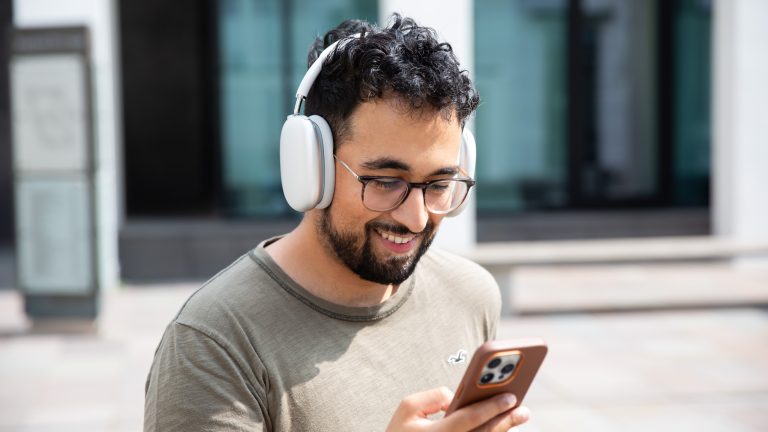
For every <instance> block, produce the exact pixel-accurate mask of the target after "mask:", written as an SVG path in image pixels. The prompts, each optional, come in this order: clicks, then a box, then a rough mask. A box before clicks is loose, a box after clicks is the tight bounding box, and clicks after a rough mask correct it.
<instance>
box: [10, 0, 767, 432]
mask: <svg viewBox="0 0 768 432" xmlns="http://www.w3.org/2000/svg"><path fill="white" fill-rule="evenodd" d="M392 12H401V13H403V14H405V15H409V16H412V17H414V18H416V19H417V21H419V22H420V23H422V24H424V25H429V26H431V27H434V28H435V29H436V30H437V31H438V33H439V35H440V36H441V37H442V38H443V39H445V40H447V41H449V42H450V43H451V45H452V46H453V48H454V50H455V52H456V53H457V55H458V57H459V59H460V61H461V63H462V66H463V67H464V68H466V69H467V70H468V71H469V72H470V74H471V76H472V77H473V79H474V80H475V83H476V85H477V87H478V89H479V92H480V95H481V97H482V104H481V106H480V108H479V109H478V111H477V114H476V116H475V117H474V119H473V120H472V122H471V124H470V125H469V127H470V128H471V129H472V130H473V131H474V133H475V136H476V137H477V142H478V168H477V172H478V178H477V180H478V187H477V190H476V193H475V194H474V196H473V202H472V206H471V208H472V210H470V211H466V212H465V213H464V214H462V216H461V217H459V218H456V219H452V220H450V221H448V223H447V224H446V226H445V227H443V229H442V230H441V233H440V238H439V239H438V242H437V243H438V244H439V245H440V246H442V247H445V248H448V249H452V250H454V251H457V252H459V253H462V254H464V255H466V256H468V257H470V258H472V259H475V260H476V261H478V262H479V263H480V264H482V265H484V266H485V267H486V268H488V270H489V271H491V272H492V274H493V275H494V276H495V277H496V278H497V281H498V282H499V285H500V288H501V289H502V296H503V299H504V303H505V306H504V316H503V318H502V326H501V328H500V331H499V336H500V337H512V336H529V335H539V336H542V337H545V338H546V339H547V340H548V341H549V342H550V345H551V353H550V358H549V359H548V360H547V363H545V366H544V367H543V369H542V371H541V374H540V377H539V379H538V380H537V383H536V385H535V386H534V388H533V389H532V390H531V393H530V395H529V398H528V405H529V406H531V408H532V410H533V412H534V420H533V421H532V422H531V424H529V425H528V426H526V428H525V429H524V430H529V431H561V430H592V431H595V430H598V431H601V430H606V431H608V430H611V431H615V430H647V429H649V428H650V429H653V430H670V431H672V430H693V429H696V430H712V431H724V430H727V431H763V430H768V414H766V413H767V412H768V315H767V313H768V308H767V306H768V224H767V223H766V222H765V221H766V220H768V193H766V191H765V189H766V186H768V170H766V169H765V167H766V166H768V128H767V127H766V122H767V121H768V102H766V101H768V81H766V79H765V77H768V51H767V50H766V49H765V46H764V45H765V42H766V41H768V2H765V1H763V0H731V1H728V0H720V1H715V0H474V1H473V0H446V1H438V0H421V1H419V2H414V1H405V0H378V1H377V0H328V1H323V2H317V1H308V0H283V1H279V0H194V1H185V2H174V1H171V0H122V1H121V0H66V1H61V0H15V1H10V0H3V1H0V26H1V27H2V30H3V31H2V32H0V38H2V41H1V42H2V43H0V64H2V67H0V383H2V384H0V431H6V430H8V431H11V430H14V431H15V430H32V431H44V430H45V431H48V430H51V431H53V430H56V431H61V430H78V431H84V430H94V431H95V430H120V431H123V430H125V431H128V430H140V429H141V415H142V414H141V413H142V408H143V405H142V404H143V382H144V378H145V376H146V372H147V370H148V368H149V364H150V362H151V358H152V352H153V350H154V348H155V346H156V344H157V343H158V342H159V338H160V336H161V334H162V331H163V329H164V327H165V325H166V324H167V322H168V321H169V320H170V319H171V318H172V317H173V315H174V313H175V312H176V311H177V310H178V308H179V306H180V305H181V303H182V302H183V300H184V299H185V298H186V297H187V296H188V295H189V294H190V293H191V292H192V291H193V290H194V289H195V288H196V287H197V286H199V284H200V283H201V282H202V281H204V280H205V279H207V278H209V277H210V276H212V275H213V274H215V273H216V272H217V271H218V270H220V269H221V268H223V267H224V266H226V265H227V264H228V263H230V262H231V261H232V260H234V259H235V258H236V257H238V256H239V255H241V254H243V253H244V252H246V251H247V250H248V249H250V248H252V247H253V246H255V245H256V244H257V243H258V242H260V241H261V240H263V239H264V238H266V237H268V236H273V235H277V234H281V233H285V232H287V231H289V230H290V229H292V228H293V227H294V226H295V225H296V224H297V222H298V220H299V217H300V215H299V214H297V213H295V212H293V211H292V210H291V209H290V208H289V207H288V206H287V204H286V202H285V200H284V198H283V196H282V190H281V186H280V179H279V161H278V159H279V153H278V150H279V149H278V142H279V133H280V128H281V126H282V122H283V119H284V118H285V116H286V115H287V114H288V113H290V112H291V111H292V107H293V103H294V100H295V96H294V94H295V90H296V87H297V85H298V82H299V81H300V79H301V77H302V76H303V73H304V71H305V70H306V66H307V65H306V51H307V48H308V46H309V44H310V43H311V42H312V41H313V39H314V38H315V37H317V36H322V35H323V34H324V33H325V32H326V31H327V30H328V29H330V28H332V27H334V26H335V25H336V24H338V23H339V22H341V21H342V20H344V19H348V18H360V19H366V20H369V21H371V22H378V23H380V24H382V25H384V24H386V22H387V19H388V17H389V16H390V14H391V13H392Z"/></svg>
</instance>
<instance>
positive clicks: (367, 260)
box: [144, 15, 528, 431]
mask: <svg viewBox="0 0 768 432" xmlns="http://www.w3.org/2000/svg"><path fill="white" fill-rule="evenodd" d="M353 34H359V35H358V36H355V37H350V35H353ZM339 40H342V42H343V43H339V44H338V45H337V46H336V47H335V49H334V51H333V52H331V54H330V55H329V57H328V58H327V60H326V61H325V63H324V64H323V67H322V70H321V72H320V75H319V76H318V77H317V80H316V81H315V82H314V85H313V86H312V89H311V91H310V92H309V95H308V97H307V106H306V114H308V115H310V114H317V115H320V116H322V117H324V118H325V119H326V120H327V121H328V123H329V124H330V128H331V130H332V133H333V140H334V146H333V148H334V155H333V157H334V162H333V163H334V164H335V188H334V190H333V199H332V201H331V203H330V205H329V206H328V207H327V208H317V209H312V210H309V211H307V212H306V213H305V214H304V218H303V219H302V221H301V223H300V224H299V226H298V227H297V228H296V229H295V230H294V231H292V232H291V233H289V234H287V235H285V236H282V237H278V238H275V239H270V240H267V241H265V242H263V243H262V244H260V245H259V246H258V247H256V248H255V249H254V250H252V251H251V252H250V253H248V254H247V255H245V256H243V257H241V258H240V259H238V260H237V261H235V262H234V263H233V264H232V265H231V266H229V267H228V268H227V269H225V270H223V271H222V272H220V273H219V274H218V275H216V276H215V277H214V278H213V279H211V280H210V281H209V282H208V283H206V284H205V285H204V286H203V287H202V288H201V289H200V290H198V291H197V292H196V293H195V294H193V295H192V296H191V297H190V299H189V300H188V301H187V303H186V304H185V305H184V306H183V307H182V309H181V311H180V312H179V314H178V315H177V316H176V318H175V319H174V320H173V322H172V323H171V324H170V325H169V326H168V328H167V329H166V331H165V334H164V335H163V339H162V341H161V343H160V346H159V347H158V350H157V352H156V354H155V360H154V362H153V365H152V369H151V371H150V374H149V377H148V379H147V388H146V392H147V393H146V406H145V423H144V426H145V430H147V431H155V430H157V431H166V430H179V431H182V430H184V431H188V430H233V431H246V430H247V431H253V430H270V431H271V430H280V431H288V430H291V431H294V430H295V431H300V430H316V431H380V430H384V429H387V430H391V431H406V430H408V431H422V430H424V431H426V430H451V431H464V430H475V429H481V430H493V431H502V430H507V429H509V428H511V427H513V426H515V425H518V424H521V423H523V422H525V421H526V420H527V418H528V411H527V409H526V408H518V409H515V410H511V408H512V407H513V406H514V397H512V396H511V395H502V396H499V397H496V398H493V399H490V400H487V401H483V402H479V403H477V404H474V405H471V406H469V407H466V408H463V409H460V410H458V411H456V412H455V413H452V414H451V415H450V416H448V417H444V418H443V417H442V416H441V414H440V413H441V411H444V410H445V409H446V408H447V406H448V404H449V403H450V401H451V398H452V395H451V392H450V390H448V388H455V387H456V386H457V385H458V383H459V381H460V379H461V376H462V374H463V372H464V370H465V368H466V365H467V360H468V359H467V356H468V355H471V353H472V351H473V350H474V349H475V348H476V347H477V346H479V345H480V344H482V343H483V342H485V341H486V340H488V339H492V338H493V337H494V335H495V331H496V326H497V322H498V315H499V309H500V300H499V293H498V287H497V286H496V284H495V282H494V281H493V278H492V277H491V276H490V275H489V274H488V273H487V272H485V271H484V270H483V269H482V268H480V267H479V266H477V265H475V264H473V263H470V262H468V261H466V260H464V259H461V258H459V257H457V256H454V255H451V254H448V253H445V252H441V251H436V250H431V249H429V245H430V242H431V241H432V239H433V237H434V235H435V233H436V230H437V228H438V226H439V225H440V222H441V221H442V219H443V218H444V217H445V215H446V214H448V213H450V212H451V211H453V210H454V209H455V208H456V207H457V206H458V205H459V204H461V202H462V201H463V200H464V198H465V197H466V195H467V193H468V190H469V188H470V187H471V186H472V184H473V182H472V180H471V179H468V178H466V173H464V172H462V170H461V168H460V165H459V164H457V161H458V160H459V159H460V158H459V157H458V155H459V154H460V146H461V142H462V128H463V126H464V121H465V120H466V118H467V116H468V115H470V114H471V113H472V112H473V111H474V109H475V108H476V107H477V104H478V101H479V98H478V96H477V94H476V92H475V90H474V89H473V87H472V84H471V82H470V80H469V78H467V76H466V73H465V72H461V71H460V70H459V68H458V62H457V61H456V58H455V56H454V55H453V53H452V52H451V48H450V46H449V45H447V44H440V43H439V42H438V41H437V40H436V39H435V33H434V31H433V30H431V29H429V28H425V27H420V26H418V25H416V24H415V23H414V22H413V21H412V20H410V19H407V18H405V19H403V18H401V17H399V16H397V15H396V16H395V17H394V19H393V21H392V23H391V25H390V26H389V27H387V28H383V29H380V28H377V27H374V26H372V25H371V24H369V23H366V22H362V21H347V22H344V23H342V24H341V25H340V26H339V27H337V28H336V29H334V30H332V31H330V32H329V33H328V34H327V35H326V36H325V38H324V40H323V41H317V42H316V43H315V46H314V47H313V48H312V50H311V52H310V59H309V60H310V63H312V61H313V60H314V59H315V58H316V57H317V56H318V54H319V52H320V51H322V49H323V48H325V47H327V46H329V45H330V44H332V43H333V42H336V41H339Z"/></svg>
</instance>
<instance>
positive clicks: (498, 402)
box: [442, 393, 517, 430]
mask: <svg viewBox="0 0 768 432" xmlns="http://www.w3.org/2000/svg"><path fill="white" fill-rule="evenodd" d="M515 402H517V399H516V398H515V395H513V394H511V393H505V394H502V395H499V396H494V397H492V398H490V399H487V400H484V401H481V402H477V403H474V404H472V405H468V406H465V407H464V408H461V409H460V410H458V411H456V412H454V413H453V414H451V415H449V416H448V417H445V418H444V419H443V420H442V422H444V423H445V425H446V426H449V430H472V429H475V428H477V427H479V426H482V425H484V424H485V423H487V422H488V421H490V420H491V419H493V418H494V417H496V416H498V415H499V414H502V413H504V412H506V411H509V410H510V409H512V407H514V406H515Z"/></svg>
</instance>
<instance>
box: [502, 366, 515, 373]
mask: <svg viewBox="0 0 768 432" xmlns="http://www.w3.org/2000/svg"><path fill="white" fill-rule="evenodd" d="M513 370H515V364H514V363H510V364H508V365H505V366H504V367H503V368H501V373H503V374H507V373H510V372H512V371H513Z"/></svg>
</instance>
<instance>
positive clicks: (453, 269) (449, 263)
mask: <svg viewBox="0 0 768 432" xmlns="http://www.w3.org/2000/svg"><path fill="white" fill-rule="evenodd" d="M422 262H423V264H424V270H426V271H428V272H430V273H433V274H435V275H442V276H444V277H449V278H454V277H456V276H460V277H461V278H462V279H464V278H474V279H475V282H479V283H482V284H484V285H493V286H495V285H496V282H495V280H494V279H493V276H491V274H490V273H489V272H488V270H486V269H485V268H483V267H482V266H481V265H479V264H477V263H476V262H474V261H471V260H469V259H467V258H465V257H463V256H461V255H458V254H455V253H453V252H449V251H447V250H445V249H440V248H435V247H431V248H430V249H429V251H428V252H427V253H426V254H424V257H423V258H422Z"/></svg>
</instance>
